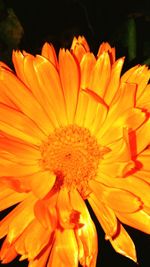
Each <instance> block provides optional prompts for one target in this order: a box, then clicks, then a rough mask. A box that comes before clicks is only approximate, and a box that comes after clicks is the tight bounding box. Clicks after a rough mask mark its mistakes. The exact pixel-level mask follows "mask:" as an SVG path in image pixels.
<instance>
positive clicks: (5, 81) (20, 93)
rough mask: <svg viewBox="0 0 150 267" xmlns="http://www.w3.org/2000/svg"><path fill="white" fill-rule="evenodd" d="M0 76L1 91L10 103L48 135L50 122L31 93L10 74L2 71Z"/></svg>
mask: <svg viewBox="0 0 150 267" xmlns="http://www.w3.org/2000/svg"><path fill="white" fill-rule="evenodd" d="M0 74H1V75H0V84H1V90H3V91H4V92H5V93H6V95H7V96H8V97H9V98H10V99H11V101H13V102H14V103H15V105H17V107H18V108H19V109H20V110H21V111H22V112H23V113H24V114H26V115H27V116H28V117H29V118H30V119H31V120H33V121H34V122H35V123H36V124H37V125H38V127H39V128H40V129H41V130H43V132H44V133H45V134H47V135H48V134H49V132H50V130H51V127H50V125H51V122H50V120H49V119H48V117H47V116H46V114H45V113H44V111H43V109H42V108H41V106H40V105H39V103H38V102H37V101H36V100H35V98H34V97H33V95H32V94H31V92H30V91H29V90H28V89H27V87H26V86H25V85H24V84H23V83H22V82H21V81H20V80H19V79H17V77H16V76H15V75H13V74H12V73H11V72H9V71H6V70H2V71H1V72H0ZM15 92H17V93H15ZM37 114H38V116H37Z"/></svg>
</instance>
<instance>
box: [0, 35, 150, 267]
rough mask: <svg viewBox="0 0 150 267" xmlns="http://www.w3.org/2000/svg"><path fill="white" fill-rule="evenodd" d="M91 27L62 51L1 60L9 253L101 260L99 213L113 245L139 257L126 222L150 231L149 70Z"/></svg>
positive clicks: (5, 249)
mask: <svg viewBox="0 0 150 267" xmlns="http://www.w3.org/2000/svg"><path fill="white" fill-rule="evenodd" d="M123 62H124V58H120V59H118V60H116V59H115V49H114V48H111V47H110V46H109V44H108V43H103V44H102V45H101V46H100V48H99V51H98V54H97V56H96V57H95V56H94V55H93V54H92V53H91V52H90V49H89V46H88V44H87V42H86V40H85V38H84V37H81V36H80V37H79V38H74V40H73V43H72V46H71V49H70V51H69V50H65V49H60V51H59V57H58V59H57V56H56V54H55V50H54V48H53V46H52V45H51V44H48V43H45V44H44V46H43V48H42V53H41V55H37V56H35V57H34V56H32V55H30V54H28V53H26V52H22V53H21V52H20V51H14V52H13V63H14V67H15V72H16V73H14V72H13V71H12V70H10V69H9V68H8V67H7V66H6V65H5V64H4V63H1V64H0V130H1V132H0V157H1V160H0V177H1V178H0V210H1V211H2V210H5V209H6V208H8V207H11V206H13V205H15V204H18V205H17V206H16V207H15V208H14V209H13V210H12V211H11V212H10V213H9V214H8V215H7V216H5V217H4V218H3V219H2V221H1V222H0V238H3V237H5V236H6V238H5V240H4V242H3V245H2V248H1V251H0V257H1V261H2V263H8V262H10V261H12V260H13V259H14V258H15V257H16V256H17V255H18V254H20V255H21V258H20V260H23V259H28V260H29V265H28V266H29V267H45V266H47V267H58V266H61V267H66V266H67V267H77V266H78V262H80V264H81V265H82V266H84V267H95V266H96V257H97V252H98V245H97V233H96V229H95V226H94V223H93V221H92V219H91V217H90V214H89V212H88V209H87V207H86V204H85V200H87V201H88V202H89V203H90V205H91V207H92V209H93V211H94V213H95V214H96V216H97V218H98V220H99V222H100V224H101V226H102V228H103V229H104V232H105V236H106V239H108V240H109V241H110V242H111V244H112V246H113V247H114V249H115V250H116V251H117V252H118V253H121V254H123V255H125V256H126V257H129V258H131V259H132V260H134V261H136V252H135V247H134V243H133V241H132V240H131V238H130V236H129V235H128V233H127V232H126V230H125V229H124V227H123V226H122V224H121V223H123V224H127V225H129V226H132V227H134V228H136V229H139V230H141V231H143V232H145V233H150V216H149V213H150V187H149V184H150V164H149V163H150V118H149V114H150V113H149V112H150V85H148V80H149V77H150V71H149V70H148V68H147V67H146V66H139V65H138V66H135V67H133V68H131V69H130V70H129V71H127V72H126V73H125V74H124V75H123V76H122V77H121V78H120V73H121V69H122V65H123Z"/></svg>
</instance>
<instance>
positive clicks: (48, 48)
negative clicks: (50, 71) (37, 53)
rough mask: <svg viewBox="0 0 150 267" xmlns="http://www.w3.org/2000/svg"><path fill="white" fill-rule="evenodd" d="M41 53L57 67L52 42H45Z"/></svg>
mask: <svg viewBox="0 0 150 267" xmlns="http://www.w3.org/2000/svg"><path fill="white" fill-rule="evenodd" d="M41 55H42V56H43V57H45V58H47V59H48V60H49V61H50V62H51V63H52V64H53V65H54V66H55V68H56V69H58V61H57V55H56V52H55V49H54V46H53V45H52V44H49V43H47V42H46V43H45V44H44V45H43V47H42V51H41Z"/></svg>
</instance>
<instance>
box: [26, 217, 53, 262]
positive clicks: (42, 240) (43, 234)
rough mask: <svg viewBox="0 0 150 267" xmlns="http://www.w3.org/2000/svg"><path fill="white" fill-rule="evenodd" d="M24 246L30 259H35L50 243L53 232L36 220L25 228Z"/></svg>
mask: <svg viewBox="0 0 150 267" xmlns="http://www.w3.org/2000/svg"><path fill="white" fill-rule="evenodd" d="M25 231H26V234H25V238H24V246H25V251H26V254H27V256H28V259H29V260H32V259H34V258H35V257H36V256H37V255H38V254H39V253H40V252H41V251H42V250H43V249H44V248H45V247H46V245H47V244H48V242H49V239H50V236H51V232H50V231H46V230H45V229H44V228H43V226H41V224H40V223H39V222H38V221H37V220H34V221H33V222H32V223H31V224H30V225H29V226H28V228H27V229H26V230H25Z"/></svg>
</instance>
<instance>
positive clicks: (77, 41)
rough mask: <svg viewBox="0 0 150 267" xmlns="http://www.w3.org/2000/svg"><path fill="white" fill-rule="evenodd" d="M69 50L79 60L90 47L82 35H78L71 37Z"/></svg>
mask: <svg viewBox="0 0 150 267" xmlns="http://www.w3.org/2000/svg"><path fill="white" fill-rule="evenodd" d="M70 50H71V52H72V53H73V54H74V55H75V56H76V58H77V60H78V61H79V62H80V61H81V59H82V58H83V56H84V55H85V54H86V53H88V52H89V51H90V48H89V46H88V43H87V41H86V39H85V38H84V36H79V37H78V38H76V37H74V38H73V41H72V45H71V48H70Z"/></svg>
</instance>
